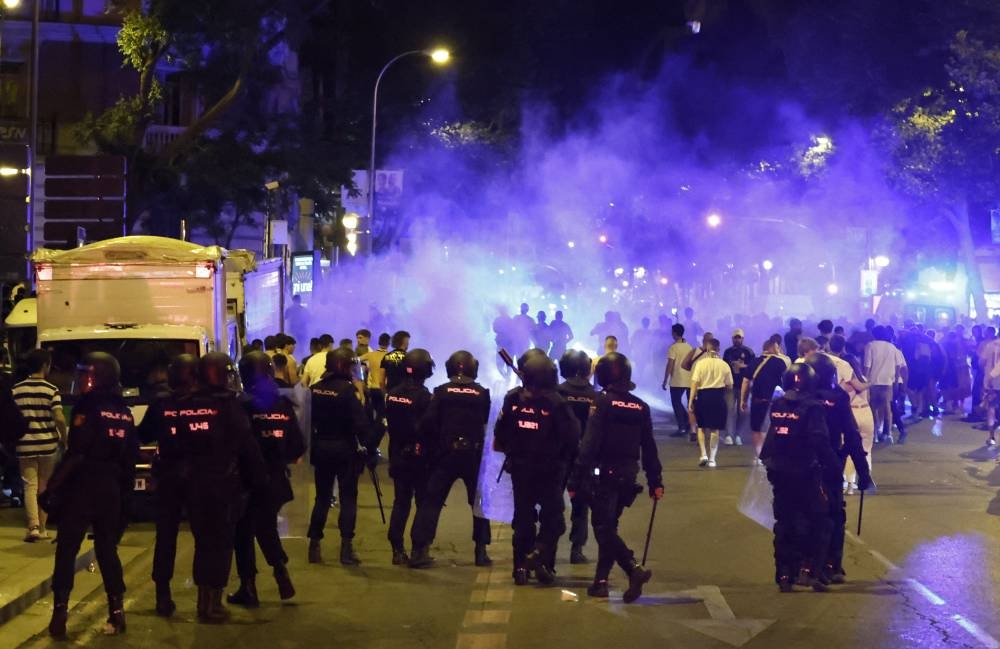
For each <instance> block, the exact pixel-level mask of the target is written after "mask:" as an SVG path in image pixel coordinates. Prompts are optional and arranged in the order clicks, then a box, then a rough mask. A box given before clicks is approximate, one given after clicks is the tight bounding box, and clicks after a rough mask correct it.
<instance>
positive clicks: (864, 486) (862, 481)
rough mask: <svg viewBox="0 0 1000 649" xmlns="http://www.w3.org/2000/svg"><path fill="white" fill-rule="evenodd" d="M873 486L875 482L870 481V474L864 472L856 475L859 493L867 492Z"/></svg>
mask: <svg viewBox="0 0 1000 649" xmlns="http://www.w3.org/2000/svg"><path fill="white" fill-rule="evenodd" d="M874 486H875V482H874V481H872V474H871V473H868V472H867V471H865V472H864V473H860V472H859V473H858V489H860V490H861V491H868V490H869V489H871V488H872V487H874Z"/></svg>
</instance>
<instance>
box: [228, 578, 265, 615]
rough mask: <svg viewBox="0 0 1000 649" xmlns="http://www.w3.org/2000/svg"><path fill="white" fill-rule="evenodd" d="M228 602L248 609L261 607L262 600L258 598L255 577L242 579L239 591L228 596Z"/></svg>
mask: <svg viewBox="0 0 1000 649" xmlns="http://www.w3.org/2000/svg"><path fill="white" fill-rule="evenodd" d="M226 601H227V602H229V603H230V604H236V605H237V606H244V607H246V608H257V607H258V606H260V598H258V597H257V578H256V577H254V576H250V577H245V578H244V577H241V578H240V587H239V589H238V590H237V591H236V592H235V593H233V594H232V595H228V596H227V597H226Z"/></svg>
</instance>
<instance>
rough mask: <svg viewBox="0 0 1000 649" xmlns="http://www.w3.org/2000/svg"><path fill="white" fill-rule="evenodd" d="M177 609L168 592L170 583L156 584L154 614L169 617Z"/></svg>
mask: <svg viewBox="0 0 1000 649" xmlns="http://www.w3.org/2000/svg"><path fill="white" fill-rule="evenodd" d="M176 610H177V605H176V604H174V598H173V596H172V595H171V593H170V584H169V583H167V584H160V583H158V584H156V614H157V615H162V616H163V617H170V616H171V615H173V614H174V611H176Z"/></svg>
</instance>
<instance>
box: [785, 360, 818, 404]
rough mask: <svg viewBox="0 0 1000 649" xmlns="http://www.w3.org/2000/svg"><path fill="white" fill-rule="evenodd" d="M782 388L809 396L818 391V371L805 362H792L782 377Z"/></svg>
mask: <svg viewBox="0 0 1000 649" xmlns="http://www.w3.org/2000/svg"><path fill="white" fill-rule="evenodd" d="M781 389H782V390H784V391H785V393H786V394H787V393H789V392H794V393H795V395H798V396H808V395H811V394H812V393H813V392H815V391H816V372H814V371H813V368H811V367H809V366H808V365H806V364H805V363H792V366H791V367H789V368H788V369H787V370H786V371H785V373H784V375H783V376H782V377H781Z"/></svg>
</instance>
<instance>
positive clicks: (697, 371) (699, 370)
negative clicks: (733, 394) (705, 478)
mask: <svg viewBox="0 0 1000 649" xmlns="http://www.w3.org/2000/svg"><path fill="white" fill-rule="evenodd" d="M732 388H733V372H732V370H731V369H730V367H729V364H728V363H726V362H725V361H724V360H722V359H721V358H719V341H718V339H716V338H713V339H711V340H710V341H708V345H707V351H706V352H705V353H704V354H703V355H701V357H700V358H699V359H698V362H697V363H695V365H694V369H693V370H692V371H691V397H690V402H689V410H690V411H691V412H693V413H694V416H695V419H696V421H697V423H698V448H699V450H700V451H701V458H700V459H699V461H698V466H707V467H709V468H715V466H716V464H715V456H716V454H717V453H718V452H719V431H720V430H722V429H723V428H725V427H726V419H727V417H728V415H729V410H728V408H727V407H726V390H727V389H729V390H732ZM706 433H707V434H708V438H709V448H708V453H706V452H705V451H706V449H705V435H706Z"/></svg>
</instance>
